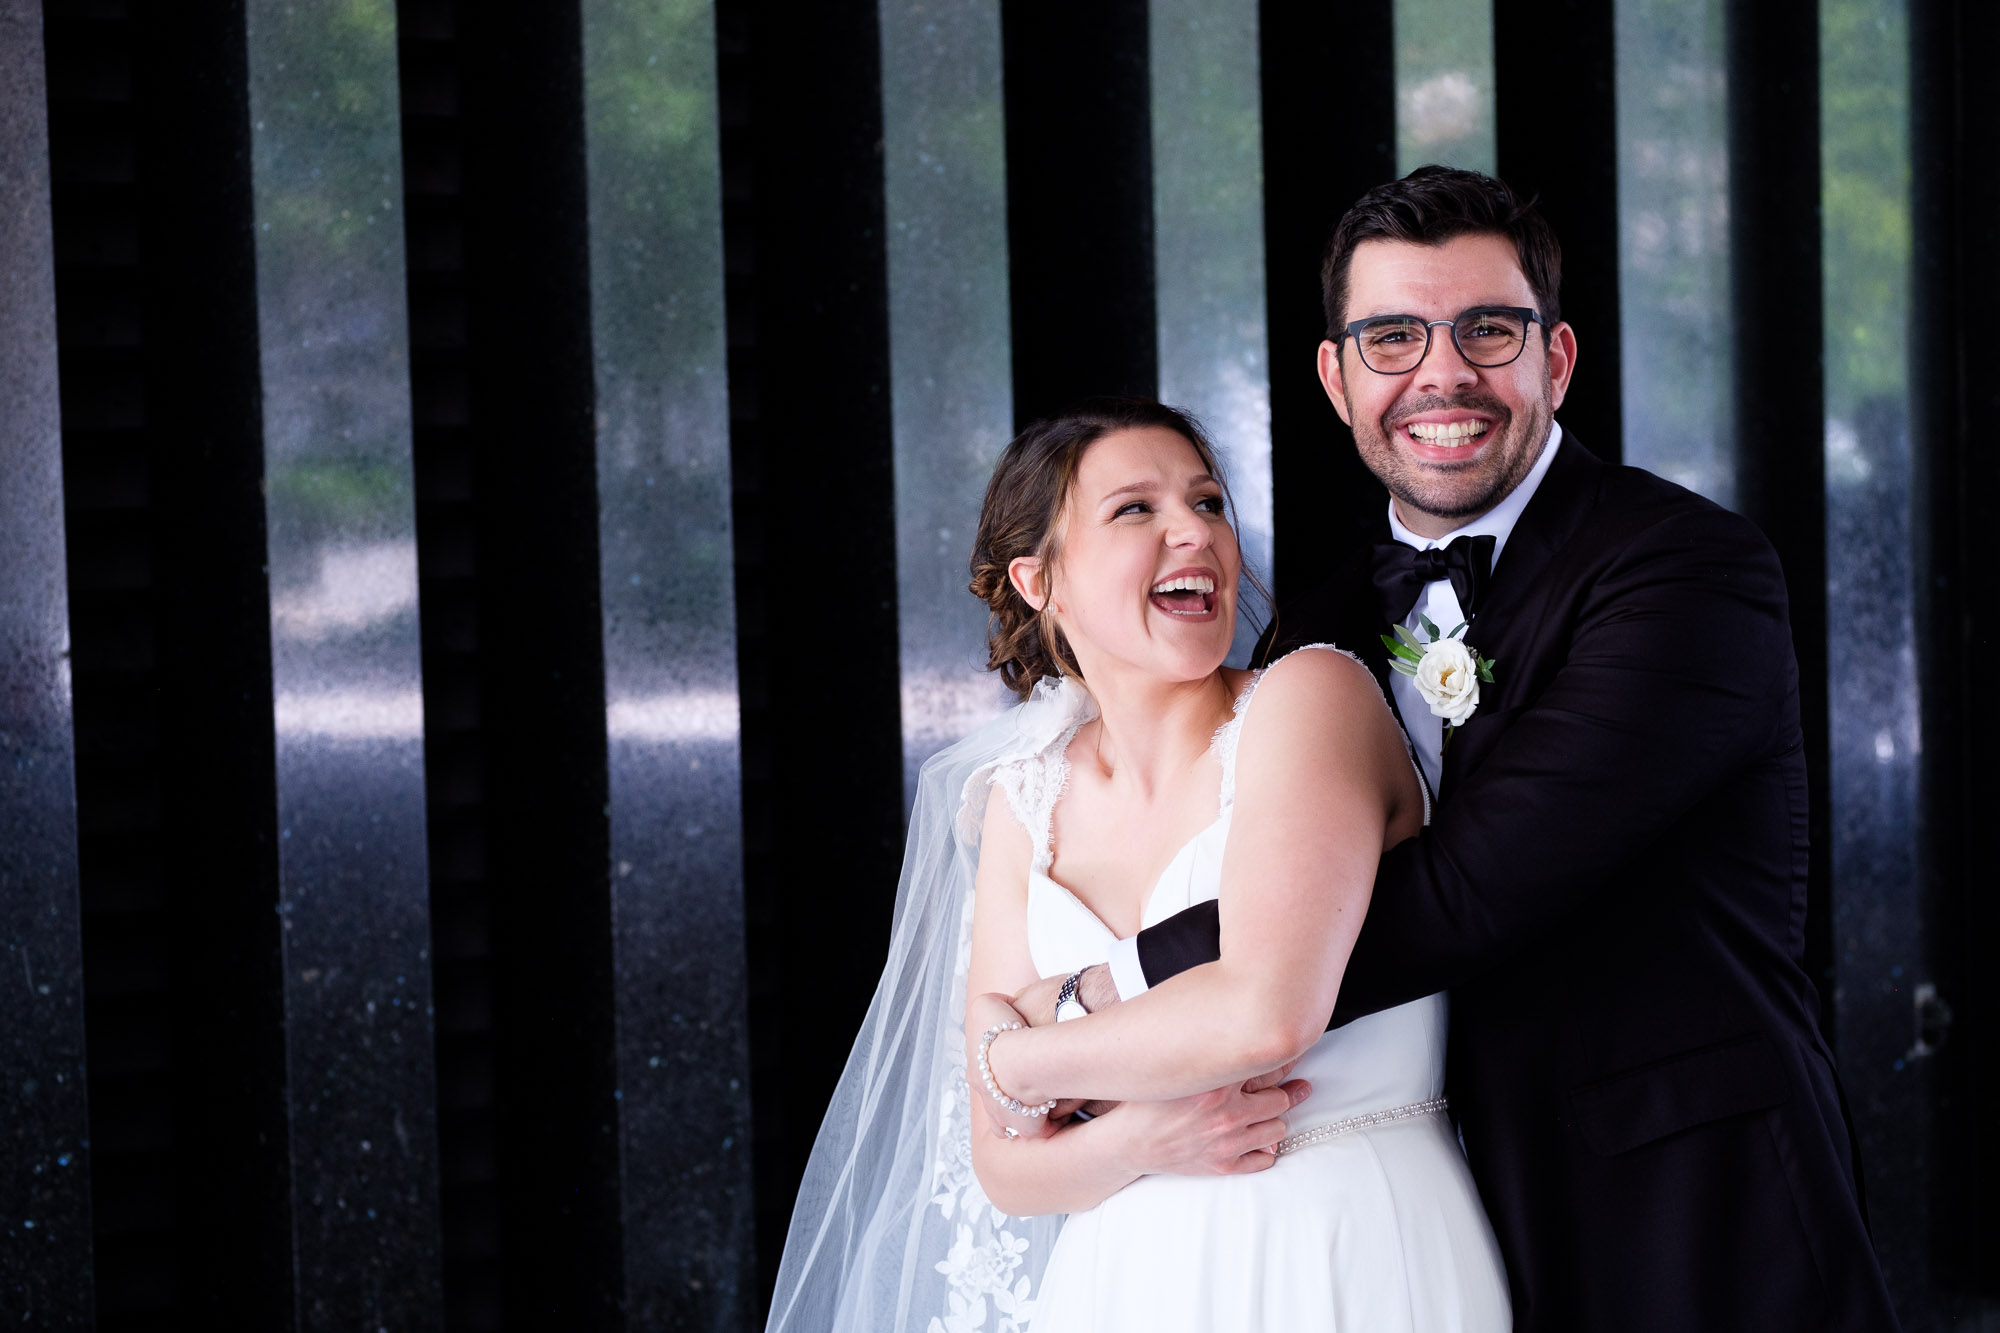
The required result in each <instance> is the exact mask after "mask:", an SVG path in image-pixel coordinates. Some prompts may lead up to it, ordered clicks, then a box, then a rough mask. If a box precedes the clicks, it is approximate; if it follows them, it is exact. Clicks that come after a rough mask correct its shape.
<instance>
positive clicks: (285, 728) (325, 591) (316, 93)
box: [248, 0, 443, 1329]
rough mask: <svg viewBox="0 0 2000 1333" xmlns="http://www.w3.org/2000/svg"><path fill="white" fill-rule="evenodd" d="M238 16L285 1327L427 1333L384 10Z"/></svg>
mask: <svg viewBox="0 0 2000 1333" xmlns="http://www.w3.org/2000/svg"><path fill="white" fill-rule="evenodd" d="M248 30H249V54H250V115H251V127H252V139H251V142H252V166H253V173H254V182H255V198H256V205H255V216H256V226H257V231H256V239H257V288H258V307H259V320H260V326H261V344H262V362H263V404H264V413H263V415H264V459H265V481H266V494H267V497H268V510H267V515H268V518H267V522H268V533H269V549H270V577H271V645H272V686H273V693H274V696H275V710H276V719H275V720H276V728H277V779H278V783H277V785H278V839H279V842H278V847H279V867H280V876H281V880H282V886H281V903H280V907H279V911H280V913H281V915H282V918H283V922H284V928H285V929H284V958H285V1010H286V1029H287V1036H288V1050H287V1063H288V1067H289V1077H290V1105H291V1132H292V1172H293V1189H294V1192H295V1203H294V1208H295V1212H294V1218H295V1221H294V1230H295V1233H296V1235H297V1246H298V1251H297V1265H298V1274H299V1276H298V1302H299V1319H300V1325H301V1327H303V1328H308V1329H317V1328H328V1329H332V1328H341V1329H347V1328H353V1327H357V1326H366V1325H368V1324H371V1323H372V1324H375V1325H379V1326H389V1327H395V1328H399V1329H423V1328H436V1327H440V1326H441V1324H442V1319H443V1307H442V1301H441V1291H440V1282H439V1255H438V1230H437V1229H438V1193H437V1191H438V1183H437V1180H438V1177H437V1146H436V1142H437V1140H436V1117H435V1106H436V1092H435V1080H436V1071H435V1064H434V1060H433V1051H432V1022H431V1015H432V1010H431V976H430V923H429V882H428V865H427V853H426V844H425V830H424V754H423V704H422V693H421V675H420V669H419V653H418V639H417V578H416V574H417V569H416V542H415V531H414V522H415V511H414V502H413V496H412V486H411V474H410V416H409V413H410V398H409V376H408V364H409V358H408V324H407V318H406V316H405V289H404V278H403V228H402V225H401V219H400V213H399V202H398V201H399V200H400V198H401V188H400V187H401V175H402V171H401V167H402V163H401V151H400V138H399V121H398V116H399V106H398V99H397V87H396V59H395V57H396V48H395V22H394V15H393V13H392V12H391V11H390V10H388V9H387V8H386V7H385V6H383V5H381V4H379V3H369V2H368V0H318V3H311V4H294V5H286V4H278V3H259V4H253V5H252V6H251V7H250V9H249V12H248Z"/></svg>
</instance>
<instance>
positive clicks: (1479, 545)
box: [1374, 536, 1494, 633]
mask: <svg viewBox="0 0 2000 1333" xmlns="http://www.w3.org/2000/svg"><path fill="white" fill-rule="evenodd" d="M1493 546H1494V538H1492V537H1490V536H1489V537H1453V538H1452V539H1451V541H1450V542H1448V543H1446V544H1445V545H1443V546H1439V547H1433V548H1431V549H1430V550H1428V551H1419V550H1417V549H1416V548H1415V547H1413V546H1405V545H1403V543H1401V542H1388V543H1386V544H1384V545H1381V546H1377V547H1376V548H1375V571H1374V579H1375V591H1376V592H1377V593H1378V594H1380V596H1381V599H1382V618H1383V619H1384V620H1386V621H1388V622H1389V623H1390V624H1391V625H1400V624H1402V623H1403V620H1404V619H1405V618H1406V617H1407V616H1408V615H1409V614H1410V609H1411V608H1412V607H1414V606H1415V605H1416V604H1417V599H1418V598H1419V597H1421V596H1423V592H1424V585H1425V584H1429V583H1436V582H1437V581H1438V580H1439V579H1450V580H1451V590H1452V591H1453V592H1454V593H1457V594H1458V609H1459V610H1460V611H1462V612H1464V613H1465V618H1466V619H1467V620H1470V619H1472V614H1473V611H1474V610H1475V609H1476V608H1477V606H1478V603H1479V595H1480V594H1481V593H1483V592H1484V591H1486V585H1487V584H1489V583H1491V582H1492V581H1493ZM1455 628H1457V627H1456V626H1453V625H1440V626H1439V627H1438V629H1439V630H1440V631H1441V632H1445V633H1449V632H1450V631H1451V630H1453V629H1455Z"/></svg>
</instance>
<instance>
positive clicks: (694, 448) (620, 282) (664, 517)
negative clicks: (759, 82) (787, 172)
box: [584, 0, 809, 630]
mask: <svg viewBox="0 0 2000 1333" xmlns="http://www.w3.org/2000/svg"><path fill="white" fill-rule="evenodd" d="M714 51H715V37H714V22H713V17H712V10H711V8H710V6H709V4H708V3H706V0H587V2H586V4H585V6H584V90H585V91H584V103H585V115H586V118H587V134H588V140H589V146H588V154H589V173H590V248H591V307H592V310H591V323H592V335H593V348H594V353H595V356H596V362H597V409H598V450H597V456H598V490H599V495H600V503H601V505H602V517H603V524H602V528H601V536H602V540H603V543H604V566H605V571H606V582H605V589H604V592H605V599H606V606H607V609H608V610H611V611H613V612H614V614H617V615H619V616H622V617H625V618H628V619H636V620H637V621H638V622H639V623H644V624H650V625H655V626H662V627H664V626H668V625H676V626H680V627H683V628H687V627H701V628H705V629H711V630H723V629H726V627H727V626H728V624H729V620H730V615H731V573H730V571H731V545H730V529H729V506H730V494H729V449H728V403H727V396H726V381H725V367H724V363H723V355H724V340H723V304H722V250H721V230H720V229H721V198H720V181H719V177H718V166H717V156H716V154H717V122H716V93H715V72H714V63H713V62H714ZM802 223H806V224H807V225H809V220H802ZM807 235H808V233H804V228H803V227H802V236H801V243H804V242H805V240H806V239H807Z"/></svg>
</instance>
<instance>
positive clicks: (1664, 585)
mask: <svg viewBox="0 0 2000 1333" xmlns="http://www.w3.org/2000/svg"><path fill="white" fill-rule="evenodd" d="M1384 508H1385V509H1386V499H1385V505H1384ZM1387 526H1388V525H1387V520H1386V517H1385V519H1384V521H1383V524H1382V528H1383V531H1382V532H1381V533H1379V534H1378V540H1382V541H1386V540H1388V530H1387ZM1387 628H1388V627H1387V626H1386V625H1384V624H1383V623H1382V621H1381V618H1380V613H1379V610H1378V609H1377V605H1376V599H1375V594H1374V591H1373V589H1372V587H1371V586H1370V583H1369V579H1368V566H1367V556H1366V553H1365V552H1357V553H1356V554H1355V556H1354V558H1353V560H1352V561H1351V562H1350V563H1349V564H1348V565H1347V566H1346V567H1345V568H1343V569H1342V570H1340V571H1338V572H1337V574H1336V577H1335V578H1334V580H1333V581H1332V582H1331V583H1330V584H1329V585H1328V586H1327V587H1326V588H1324V589H1323V590H1322V591H1320V592H1319V593H1318V594H1316V595H1315V596H1314V597H1312V598H1309V599H1307V600H1306V601H1304V602H1303V603H1301V604H1297V605H1293V606H1290V607H1288V608H1287V609H1286V610H1285V611H1284V612H1283V613H1282V614H1281V616H1280V619H1279V622H1278V623H1277V624H1276V625H1275V626H1274V627H1273V629H1274V631H1275V640H1276V646H1277V647H1278V648H1279V649H1282V648H1284V647H1285V646H1287V645H1289V644H1298V643H1310V642H1325V641H1331V642H1334V643H1337V644H1339V645H1341V646H1342V647H1346V648H1350V649H1355V650H1358V651H1360V652H1361V653H1362V654H1363V655H1364V656H1365V657H1367V658H1368V659H1369V660H1370V661H1371V662H1372V663H1373V664H1374V667H1375V670H1376V673H1377V674H1378V675H1379V676H1381V677H1382V678H1383V680H1384V682H1385V683H1386V681H1387V663H1386V656H1387V655H1386V653H1385V652H1384V650H1383V649H1382V646H1381V644H1380V642H1379V640H1378V638H1377V636H1378V635H1380V634H1381V633H1383V632H1384V631H1385V630H1386V629H1387ZM1270 637H1272V636H1267V638H1270ZM1465 638H1466V640H1467V642H1468V643H1470V644H1471V645H1473V646H1474V647H1476V649H1477V650H1478V651H1479V652H1480V653H1481V654H1482V655H1483V656H1486V657H1490V658H1493V659H1494V667H1493V676H1494V683H1493V684H1492V685H1488V686H1484V687H1483V688H1482V690H1481V698H1480V703H1479V709H1478V711H1477V712H1476V713H1475V714H1474V715H1473V716H1472V717H1471V718H1470V719H1469V720H1468V721H1467V722H1466V723H1465V724H1464V725H1463V726H1462V727H1460V728H1459V729H1458V732H1457V734H1455V735H1454V736H1453V737H1452V739H1451V743H1450V744H1449V745H1448V746H1447V747H1446V749H1445V754H1444V770H1443V771H1444V781H1443V797H1444V799H1443V803H1442V805H1441V807H1440V809H1439V810H1438V812H1437V815H1436V817H1435V819H1434V820H1433V822H1432V824H1431V826H1430V827H1429V828H1428V829H1426V830H1425V831H1424V833H1423V834H1422V836H1420V837H1418V838H1414V839H1412V840H1410V841H1408V842H1405V843H1403V844H1402V845H1400V846H1398V847H1396V848H1394V849H1393V850H1391V851H1390V852H1389V853H1388V854H1387V855H1386V856H1385V857H1384V858H1383V860H1382V865H1381V869H1380V871H1379V872H1378V875H1377V878H1376V881H1375V892H1374V897H1373V900H1372V902H1371V904H1370V906H1369V909H1368V917H1367V921H1366V924H1365V925H1364V926H1363V928H1362V931H1361V936H1360V939H1359V941H1358V943H1357V944H1356V946H1355V950H1354V954H1353V958H1352V960H1351V961H1350V963H1349V964H1348V969H1347V973H1346V975H1345V977H1344V978H1343V980H1342V982H1341V988H1340V1001H1339V1007H1338V1009H1337V1010H1336V1011H1335V1013H1334V1015H1333V1021H1332V1024H1331V1025H1330V1026H1339V1025H1340V1024H1342V1023H1345V1022H1347V1021H1349V1020H1351V1019H1354V1018H1357V1017H1360V1016H1361V1015H1363V1014H1369V1013H1373V1012H1375V1011H1377V1010H1380V1009H1384V1008H1387V1007H1389V1006H1391V1005H1396V1004H1401V1003H1403V1002H1405V1001H1408V1000H1413V999H1415V998H1417V997H1419V996H1422V995H1428V994H1430V993H1432V992H1435V991H1440V990H1447V989H1448V990H1450V992H1451V1044H1450V1048H1449V1049H1450V1060H1449V1065H1448V1069H1449V1074H1448V1077H1449V1082H1450V1087H1449V1092H1450V1096H1451V1100H1452V1108H1453V1113H1454V1115H1455V1116H1457V1117H1458V1119H1459V1125H1460V1130H1461V1132H1462V1134H1463V1136H1464V1140H1465V1147H1466V1153H1467V1156H1468V1158H1469V1160H1470V1162H1471V1165H1472V1171H1473V1175H1474V1176H1475V1178H1476V1179H1477V1180H1478V1182H1479V1188H1480V1193H1481V1195H1482V1197H1483V1198H1484V1200H1485V1204H1486V1208H1487V1211H1488V1213H1489V1214H1490V1215H1491V1217H1492V1219H1493V1226H1494V1230H1495V1231H1496V1232H1497V1233H1498V1236H1499V1240H1500V1247H1501V1250H1502V1252H1503V1253H1504V1255H1505V1256H1506V1262H1507V1277H1508V1281H1509V1282H1510V1284H1511V1285H1512V1289H1513V1298H1514V1311H1515V1328H1516V1329H1517V1330H1520V1333H1552V1331H1554V1330H1570V1329H1591V1330H1604V1331H1605V1333H1643V1331H1645V1330H1662V1331H1663V1333H1664V1331H1666V1330H1672V1331H1674V1333H1718V1331H1719V1330H1729V1329H1741V1330H1745V1331H1746V1333H1748V1331H1750V1330H1755V1331H1756V1333H1774V1330H1782V1329H1802V1330H1803V1329H1814V1330H1823V1329H1841V1330H1857V1331H1858V1330H1882V1329H1893V1328H1894V1327H1895V1318H1894V1315H1893V1314H1892V1312H1891V1309H1890V1305H1889V1300H1888V1295H1887V1293H1886V1291H1885V1289H1884V1287H1883V1283H1882V1279H1881V1276H1880V1272H1879V1269H1878V1266H1877V1264H1876V1260H1875V1254H1874V1251H1873V1248H1872V1247H1871V1245H1870V1243H1869V1239H1868V1235H1867V1231H1866V1228H1865V1224H1864V1222H1863V1217H1862V1209H1861V1205H1860V1200H1859V1197H1858V1196H1859V1188H1858V1184H1857V1180H1858V1170H1857V1167H1856V1163H1855V1158H1854V1151H1853V1144H1852V1140H1851V1135H1850V1132H1849V1129H1848V1126H1847V1122H1846V1117H1845V1114H1844V1107H1843V1104H1842V1100H1841V1094H1840V1090H1839V1085H1838V1082H1837V1080H1836V1078H1835V1075H1834V1067H1833V1057H1832V1053H1831V1051H1830V1050H1829V1049H1828V1047H1827V1044H1826V1041H1825V1039H1824V1038H1823V1037H1822V1036H1821V1035H1820V1031H1819V1027H1818V1023H1817V1019H1816V1013H1817V1000H1816V997H1815V994H1814V991H1813V987H1812V984H1811V982H1810V981H1808V979H1807V977H1806V974H1805V972H1804V969H1803V966H1802V960H1803V957H1804V942H1805V941H1804V934H1805V913H1806V818H1807V811H1806V771H1805V761H1804V756H1803V748H1802V741H1801V736H1800V731H1799V709H1798V668H1797V665H1796V662H1795V660H1794V657H1793V653H1792V642H1791V631H1790V627H1789V624H1788V621H1787V613H1786V604H1785V587H1784V580H1783V576H1782V574H1781V573H1780V570H1779V566H1778V561H1777V557H1776V555H1775V554H1774V553H1773V551H1772V550H1771V547H1770V544H1769V543H1768V542H1767V541H1766V540H1765V539H1764V537H1763V534H1762V533H1760V532H1759V531H1758V530H1757V528H1756V527H1755V526H1754V525H1753V524H1751V523H1750V522H1748V521H1747V520H1745V519H1743V518H1740V517H1738V516H1736V515H1734V514H1732V513H1730V512H1728V511H1727V510H1724V509H1721V508H1719V507H1717V506H1716V505H1713V504H1711V503H1709V502H1708V501H1706V500H1704V499H1702V498H1700V497H1699V496H1696V495H1694V494H1692V493H1690V492H1688V491H1686V490H1683V489H1682V488H1680V487H1678V486H1675V485H1672V484H1670V483H1668V482H1665V481H1662V480H1660V479H1659V478H1657V477H1654V476H1652V475H1651V474H1649V473H1646V472H1642V471H1640V470H1638V469H1636V468H1625V467H1611V466H1607V465H1605V464H1603V463H1601V462H1599V461H1597V460H1596V459H1595V458H1593V457H1592V456H1591V455H1590V454H1588V453H1587V452H1585V450H1584V448H1583V447H1582V445H1581V444H1579V443H1578V442H1577V440H1576V439H1575V438H1574V437H1573V436H1565V439H1564V442H1563V444H1562V445H1561V447H1560V449H1559V451H1558V452H1557V454H1556V457H1555V459H1554V461H1553V463H1552V464H1551V466H1550V468H1549V471H1548V473H1547V475H1546V476H1545V477H1544V478H1543V480H1542V484H1541V486H1540V488H1539V489H1538V490H1537V491H1536V493H1535V495H1534V498H1533V499H1532V500H1531V501H1530V502H1529V504H1528V507H1527V509H1526V510H1525V511H1524V512H1523V514H1522V515H1521V519H1520V521H1519V523H1518V524H1517V525H1516V527H1515V529H1514V531H1513V534H1512V535H1511V537H1510V538H1509V539H1508V542H1507V544H1506V547H1505V549H1504V550H1503V552H1502V555H1501V559H1500V562H1499V564H1498V565H1497V566H1496V568H1495V569H1494V577H1493V581H1492V583H1491V585H1490V587H1489V589H1488V590H1487V591H1486V592H1485V594H1484V596H1483V598H1482V602H1481V604H1480V607H1479V611H1478V615H1477V617H1476V618H1475V619H1474V620H1473V622H1472V625H1471V628H1470V629H1469V630H1468V631H1467V633H1466V635H1465ZM1138 947H1139V958H1140V963H1141V965H1142V967H1143V968H1144V969H1145V973H1146V977H1147V980H1148V982H1149V983H1151V982H1157V981H1160V980H1162V979H1164V978H1166V977H1168V976H1171V975H1172V974H1174V973H1175V972H1178V971H1181V970H1183V969H1185V968H1187V967H1191V966H1194V965H1195V964H1197V963H1200V962H1204V961H1208V960H1211V959H1214V958H1215V957H1216V956H1217V953H1218V943H1217V924H1216V913H1215V907H1214V904H1212V903H1210V904H1207V905H1205V907H1199V908H1194V909H1191V910H1190V911H1188V912H1185V913H1182V914H1181V915H1180V916H1178V917H1174V918H1172V919H1170V920H1168V921H1165V922H1162V923H1161V924H1159V925H1158V926H1155V927H1153V928H1152V929H1151V930H1148V931H1146V932H1144V933H1143V934H1141V935H1140V936H1139V946H1138Z"/></svg>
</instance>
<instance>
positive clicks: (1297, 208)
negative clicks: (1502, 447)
mask: <svg viewBox="0 0 2000 1333" xmlns="http://www.w3.org/2000/svg"><path fill="white" fill-rule="evenodd" d="M1394 9H1395V6H1394V4H1393V3H1392V2H1391V0H1342V3H1339V4H1330V5H1295V4H1284V3H1271V2H1268V0H1267V3H1265V4H1264V5H1262V7H1261V9H1260V12H1259V23H1260V24H1261V28H1260V44H1261V53H1260V54H1261V57H1262V65H1263V112H1264V254H1265V261H1264V272H1265V275H1266V276H1265V292H1266V295H1265V308H1266V310H1267V312H1268V316H1267V318H1268V320H1269V327H1270V349H1271V350H1270V356H1271V494H1272V510H1273V515H1272V518H1273V524H1274V527H1275V529H1276V537H1275V541H1274V548H1275V556H1274V559H1273V563H1274V564H1275V565H1276V566H1277V587H1276V589H1275V591H1276V592H1277V594H1278V598H1279V603H1280V605H1282V604H1283V602H1284V600H1285V598H1287V597H1296V596H1298V595H1300V594H1302V593H1306V592H1309V591H1311V590H1312V589H1313V588H1314V587H1315V586H1317V585H1318V583H1319V582H1320V580H1321V579H1322V578H1323V577H1324V576H1325V572H1326V570H1327V568H1328V566H1329V564H1330V563H1331V561H1332V560H1333V559H1334V558H1335V557H1336V556H1337V555H1338V554H1339V553H1340V552H1341V551H1343V550H1346V549H1348V548H1350V547H1351V546H1352V545H1353V543H1354V542H1355V541H1357V540H1360V539H1362V538H1363V536H1364V534H1365V533H1366V532H1367V531H1368V530H1369V527H1370V525H1372V524H1373V523H1375V522H1377V521H1379V519H1380V517H1381V515H1382V510H1383V507H1384V506H1385V505H1386V504H1387V503H1388V497H1387V495H1386V493H1385V492H1384V491H1383V489H1382V486H1381V484H1380V483H1379V482H1377V481H1376V480H1375V478H1374V476H1373V475H1372V474H1370V473H1369V471H1368V469H1367V467H1366V466H1365V465H1364V464H1363V463H1362V461H1361V456H1360V454H1359V453H1357V452H1356V451H1355V448H1354V435H1353V432H1351V431H1350V430H1348V428H1347V427H1346V425H1345V424H1343V423H1342V422H1341V420H1340V417H1339V415H1338V414H1337V413H1335V412H1334V410H1333V404H1332V403H1330V402H1328V401H1327V397H1326V391H1325V390H1324V389H1323V388H1322V387H1321V386H1320V382H1319V375H1318V371H1317V357H1318V354H1319V344H1320V341H1321V340H1322V339H1323V338H1325V336H1326V316H1325V314H1324V313H1323V309H1322V306H1321V303H1320V283H1319V266H1320V258H1321V255H1322V254H1323V252H1324V250H1325V248H1326V242H1327V238H1328V236H1329V235H1330V234H1331V233H1332V231H1333V228H1334V225H1335V224H1336V223H1337V222H1339V220H1340V216H1341V214H1343V213H1345V212H1346V211H1347V208H1348V206H1349V205H1351V204H1352V203H1353V202H1354V201H1355V200H1356V199H1357V198H1359V197H1360V196H1361V195H1362V194H1363V193H1365V192H1366V191H1368V190H1369V189H1372V188H1373V187H1375V186H1377V185H1380V184H1382V183H1383V182H1385V181H1388V180H1392V179H1394V178H1395V175H1396V62H1395V42H1394V35H1393V31H1392V28H1393V22H1392V20H1393V14H1394ZM1332 69H1339V70H1340V71H1341V77H1339V78H1329V77H1328V75H1327V71H1329V70H1332ZM1332 125H1337V126H1339V127H1340V132H1339V133H1338V134H1336V135H1329V134H1328V132H1327V127H1328V126H1332Z"/></svg>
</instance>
